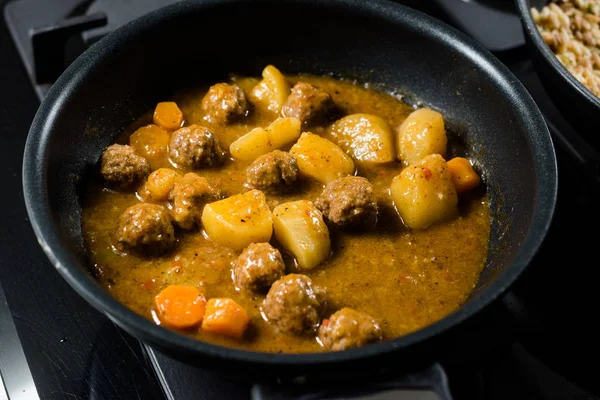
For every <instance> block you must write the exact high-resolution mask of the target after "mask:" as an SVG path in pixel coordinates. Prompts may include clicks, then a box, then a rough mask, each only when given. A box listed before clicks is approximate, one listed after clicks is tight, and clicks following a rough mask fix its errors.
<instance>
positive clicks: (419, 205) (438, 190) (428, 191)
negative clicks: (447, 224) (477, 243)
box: [390, 154, 458, 229]
mask: <svg viewBox="0 0 600 400" xmlns="http://www.w3.org/2000/svg"><path fill="white" fill-rule="evenodd" d="M390 194H391V195H392V200H393V201H394V205H395V206H396V209H397V210H398V213H399V214H400V216H401V217H402V220H403V221H404V223H405V224H406V225H407V226H409V227H410V228H413V229H422V228H427V227H428V226H430V225H433V224H435V223H437V222H441V221H444V220H446V219H449V218H452V217H454V216H455V215H456V214H457V212H458V207H457V204H458V196H457V194H456V189H455V188H454V184H453V183H452V176H451V175H450V172H449V171H448V166H447V165H446V161H444V159H443V158H442V156H440V155H439V154H431V155H428V156H425V157H424V158H423V159H422V160H421V161H420V162H418V163H416V164H413V165H410V166H408V167H406V168H405V169H404V170H402V172H401V173H400V175H398V176H396V177H395V178H394V179H393V180H392V184H391V186H390Z"/></svg>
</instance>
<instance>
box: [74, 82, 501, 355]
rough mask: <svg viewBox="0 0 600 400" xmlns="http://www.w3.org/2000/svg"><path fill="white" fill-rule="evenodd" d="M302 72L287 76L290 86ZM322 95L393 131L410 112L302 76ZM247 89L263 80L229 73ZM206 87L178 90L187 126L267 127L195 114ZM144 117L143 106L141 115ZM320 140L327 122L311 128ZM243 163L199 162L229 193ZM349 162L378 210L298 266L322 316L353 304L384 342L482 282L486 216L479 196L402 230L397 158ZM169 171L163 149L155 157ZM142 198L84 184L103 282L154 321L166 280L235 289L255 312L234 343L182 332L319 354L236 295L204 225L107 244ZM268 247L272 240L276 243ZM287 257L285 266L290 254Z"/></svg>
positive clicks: (373, 94)
mask: <svg viewBox="0 0 600 400" xmlns="http://www.w3.org/2000/svg"><path fill="white" fill-rule="evenodd" d="M298 79H299V77H289V80H290V81H291V82H294V81H296V80H298ZM300 79H302V80H304V81H308V82H312V83H315V84H317V85H319V86H320V87H322V88H323V89H325V90H326V91H327V92H329V93H330V94H331V95H332V97H333V99H334V101H335V103H336V104H337V105H338V107H340V108H341V109H342V111H343V112H344V114H350V113H359V112H360V113H370V114H375V115H378V116H380V117H382V118H383V119H385V120H386V121H387V122H388V123H389V124H390V126H391V127H393V128H396V127H397V126H398V125H399V124H400V123H401V122H402V121H403V120H404V119H405V118H406V116H407V115H408V114H409V113H410V112H411V111H412V109H411V108H409V107H408V106H407V105H405V104H404V103H402V102H401V101H399V100H398V99H396V98H395V97H393V96H391V95H388V94H385V93H382V92H379V91H376V90H373V89H367V88H365V87H363V86H359V85H356V84H353V83H352V82H347V81H340V80H336V79H333V78H329V77H312V76H302V77H300ZM234 80H235V83H237V84H238V85H240V87H242V88H243V89H244V91H245V92H246V93H249V91H250V89H251V88H252V87H253V86H254V85H255V84H257V83H258V82H259V81H258V80H257V79H252V78H237V79H236V78H234ZM204 93H206V88H204V89H199V90H191V91H188V92H186V93H181V94H179V95H177V96H176V97H175V98H174V99H173V100H174V101H176V102H177V104H178V105H179V107H180V108H181V110H182V111H183V114H184V117H185V122H184V124H185V125H191V124H194V123H197V124H201V125H206V126H208V127H210V128H211V129H212V131H213V132H214V133H215V135H216V136H217V137H218V139H219V140H220V143H221V145H222V147H223V148H224V149H228V148H229V145H230V143H231V142H233V141H234V140H235V139H237V138H238V137H240V136H241V135H243V134H245V133H247V132H248V131H249V130H251V129H252V128H254V127H257V126H263V127H264V126H267V125H268V124H269V123H270V122H271V121H273V120H274V119H275V118H276V115H275V114H272V113H270V112H269V111H268V110H263V109H261V108H260V107H258V106H255V107H254V108H253V109H252V111H251V113H250V115H249V116H248V117H246V118H244V119H243V120H242V122H240V123H236V124H233V125H228V126H215V127H211V126H210V125H207V124H206V122H205V121H203V119H202V117H203V115H202V111H201V109H200V106H199V105H200V102H201V100H202V97H203V95H204ZM149 115H150V114H149ZM149 115H146V116H144V117H142V118H140V120H139V121H137V122H136V123H135V124H133V125H132V127H130V128H128V129H127V130H126V131H125V132H124V133H123V135H122V137H121V138H120V139H119V141H118V142H119V143H128V141H129V139H128V138H129V135H130V134H131V133H132V132H133V131H134V130H135V128H137V127H140V126H143V125H144V124H147V123H149V122H150V120H151V118H150V117H149ZM312 132H313V133H317V134H321V135H323V136H324V137H326V138H330V139H331V137H330V136H329V135H328V134H327V128H326V127H319V128H316V129H312ZM248 165H249V163H248V162H241V161H237V160H236V161H233V160H231V159H229V160H228V161H227V162H226V164H225V165H224V166H221V167H219V168H215V169H206V170H197V171H195V172H197V173H198V174H199V175H201V176H204V177H206V178H207V179H208V181H209V182H210V183H211V184H212V185H213V186H214V187H218V188H219V189H221V190H222V191H223V193H225V194H226V195H232V194H236V193H240V192H244V191H246V190H247V188H246V187H245V186H244V183H245V170H246V167H247V166H248ZM356 165H357V173H358V174H359V175H361V176H364V177H366V178H368V179H369V181H370V182H371V183H372V184H373V187H374V189H375V191H376V193H377V200H378V204H379V218H378V222H377V224H376V226H375V227H374V229H372V230H370V231H368V232H363V233H352V234H349V233H347V232H338V231H333V230H331V235H332V255H331V257H330V258H329V260H328V261H327V262H325V263H323V264H322V265H320V266H319V267H317V268H315V269H314V270H311V271H308V272H303V273H305V274H306V275H308V276H309V277H310V278H311V279H312V280H313V282H314V283H315V284H317V285H319V286H322V287H325V288H326V291H327V310H326V312H325V315H324V317H326V316H327V315H329V314H330V313H331V312H333V311H335V310H337V309H339V308H341V307H352V308H355V309H357V310H360V311H363V312H366V313H368V314H370V315H371V316H373V317H375V318H376V319H378V320H379V321H380V323H381V326H382V329H383V331H384V335H385V337H386V338H394V337H397V336H401V335H405V334H407V333H409V332H412V331H415V330H418V329H420V328H423V327H425V326H427V325H429V324H431V323H433V322H435V321H437V320H439V319H441V318H443V317H444V316H446V315H448V314H449V313H451V312H453V311H455V310H456V309H457V308H459V307H460V306H461V305H462V303H463V302H464V301H465V300H466V299H467V298H468V296H469V294H470V293H471V291H472V290H473V288H474V287H475V284H476V283H477V281H478V279H479V275H480V272H481V270H482V268H483V266H484V263H485V260H486V258H487V251H488V241H489V232H490V212H489V203H488V199H487V197H485V196H484V195H483V194H481V191H480V192H477V193H479V194H472V195H470V196H461V202H460V207H461V215H460V216H459V217H458V218H456V219H453V220H451V221H448V222H445V223H441V224H437V225H435V226H433V227H430V228H428V229H426V230H423V231H411V230H409V229H408V228H406V227H405V226H404V225H403V224H402V222H401V220H400V218H399V217H398V215H397V213H396V211H395V209H394V208H393V205H392V203H391V200H390V196H389V193H388V188H389V185H390V183H391V181H392V179H393V178H394V176H396V175H397V174H399V173H400V171H401V166H400V164H399V163H395V164H393V165H386V166H367V165H360V164H358V163H357V164H356ZM160 166H168V167H170V168H173V166H172V165H171V164H170V163H169V161H168V159H167V158H166V157H163V158H159V160H158V162H154V163H153V165H152V167H153V169H155V168H158V167H160ZM322 188H323V186H322V185H321V184H319V183H317V182H314V181H308V180H303V181H302V182H300V184H299V185H298V186H297V190H296V191H295V192H294V193H291V194H287V195H272V194H267V198H268V202H269V206H270V207H271V209H272V208H273V207H274V206H275V205H276V204H278V203H280V202H285V201H292V200H299V199H309V200H314V199H316V198H317V197H318V196H319V194H320V193H321V190H322ZM139 201H140V200H139V199H138V198H137V197H136V195H135V194H134V193H116V192H114V191H110V190H108V189H106V188H104V186H103V184H102V181H101V179H97V180H96V181H94V182H91V183H90V186H89V189H88V191H87V193H86V196H85V199H84V204H85V205H84V213H83V222H82V224H83V231H84V237H85V243H86V246H87V249H88V250H89V255H90V258H91V262H92V265H93V269H94V272H95V274H96V276H97V278H98V280H99V281H100V282H101V284H102V285H103V286H105V287H106V288H107V289H108V290H109V291H110V293H111V294H112V295H113V296H115V297H116V298H117V299H118V300H119V301H121V302H123V303H124V304H125V305H127V306H128V307H129V308H131V309H132V310H134V311H135V312H137V313H139V314H141V315H143V316H145V317H147V318H153V313H152V307H153V305H154V296H156V294H157V293H159V292H160V290H161V289H163V288H165V287H166V286H168V285H170V284H189V285H195V286H198V287H199V288H200V290H201V291H202V292H203V293H204V295H205V296H206V298H211V297H231V298H233V299H234V300H235V301H236V302H238V303H239V304H240V305H242V306H243V307H244V308H245V309H246V311H247V312H248V314H249V315H250V317H251V327H250V329H249V331H248V332H246V333H247V334H246V335H245V337H244V339H243V340H241V341H238V340H234V339H227V338H223V337H220V336H216V335H214V334H210V333H206V332H201V331H199V330H198V329H194V330H190V331H186V332H184V333H185V334H187V335H190V336H193V337H195V338H197V339H199V340H204V341H208V342H212V343H216V344H221V345H225V346H231V347H238V348H244V349H248V350H254V351H268V352H315V351H323V350H324V349H323V348H322V347H321V346H320V345H319V343H318V342H317V341H316V339H315V337H314V336H309V337H294V336H286V335H280V334H277V333H276V332H275V331H274V330H273V329H272V328H271V327H270V326H269V324H268V323H267V322H265V321H264V320H263V318H262V316H261V312H260V304H261V302H262V300H263V298H264V296H263V295H256V294H252V293H245V292H243V291H237V290H236V288H235V287H234V285H233V282H232V278H231V264H232V262H233V261H234V260H235V258H236V257H237V255H238V254H239V253H238V252H235V251H233V250H230V249H228V248H225V247H223V246H220V245H218V244H215V243H212V242H211V241H210V240H209V239H207V238H206V237H205V236H204V235H203V233H202V232H201V231H200V232H188V231H185V232H184V231H178V235H177V236H178V243H177V245H176V246H175V249H174V250H173V251H171V252H169V253H167V254H165V255H163V256H161V257H158V258H148V259H141V258H138V257H135V256H133V255H123V254H119V253H117V252H115V251H114V248H113V246H112V244H113V243H112V234H113V232H114V231H115V230H116V228H117V222H118V218H119V216H120V215H121V213H122V212H123V211H124V210H125V209H126V208H127V207H129V206H131V205H133V204H136V203H138V202H139ZM273 244H274V245H276V243H275V242H273ZM282 254H284V260H285V261H286V268H287V272H293V271H294V260H293V258H292V257H291V256H289V255H287V254H285V253H284V252H282Z"/></svg>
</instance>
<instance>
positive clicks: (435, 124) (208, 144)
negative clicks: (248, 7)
mask: <svg viewBox="0 0 600 400" xmlns="http://www.w3.org/2000/svg"><path fill="white" fill-rule="evenodd" d="M170 100H171V101H165V102H161V103H158V104H157V105H156V107H155V108H154V109H153V110H151V111H150V112H149V113H148V114H147V115H144V116H141V117H140V119H139V120H137V121H136V122H135V123H134V124H133V125H132V126H131V127H128V128H127V129H125V130H124V132H123V134H122V135H121V136H120V137H119V138H118V139H117V141H116V143H114V144H112V145H111V146H109V147H108V148H107V149H106V150H105V151H104V153H103V155H102V159H101V163H100V165H99V171H98V172H97V173H96V174H95V175H94V176H92V178H91V179H90V181H89V186H88V187H87V189H86V193H85V198H84V210H83V211H84V215H83V222H82V224H83V231H84V238H85V243H86V247H87V249H88V252H89V256H90V259H91V262H92V264H93V271H94V273H95V275H96V277H97V279H98V280H99V281H100V282H101V283H102V285H104V286H105V287H106V288H107V289H108V290H109V291H110V292H111V293H112V294H113V295H114V296H115V297H116V298H117V299H118V300H120V301H121V302H123V303H124V304H126V305H127V306H128V307H130V308H131V309H132V310H134V311H136V312H138V313H140V314H142V315H144V316H146V317H148V318H151V319H153V320H154V321H155V322H156V323H157V324H160V325H164V326H165V327H167V328H169V329H175V330H177V331H179V332H181V333H183V334H186V335H190V336H192V337H195V338H197V339H199V340H203V341H208V342H211V343H215V344H219V345H224V346H230V347H237V348H243V349H248V350H254V351H266V352H316V351H325V350H343V349H347V348H351V347H357V346H363V345H367V344H368V343H372V342H376V341H379V340H386V339H389V338H394V337H398V336H401V335H405V334H407V333H410V332H412V331H415V330H418V329H420V328H423V327H425V326H427V325H429V324H431V323H433V322H435V321H437V320H439V319H441V318H443V317H444V316H446V315H448V314H449V313H451V312H453V311H455V310H456V309H457V308H458V307H460V306H461V304H462V303H463V302H464V301H465V300H466V299H467V297H468V296H469V294H470V293H471V291H472V290H473V288H474V287H475V284H476V283H477V281H478V279H479V274H480V272H481V270H482V269H483V266H484V263H485V261H486V258H487V251H488V241H489V233H490V212H489V202H488V198H487V197H486V195H485V187H484V185H483V184H482V183H481V180H480V177H479V175H478V174H477V172H475V170H474V169H473V167H472V166H471V163H470V162H469V160H468V159H466V158H464V154H458V153H457V150H456V149H458V148H460V147H458V146H453V140H454V137H453V136H452V135H451V134H450V133H447V132H446V128H447V127H446V124H445V122H444V117H443V116H442V114H440V113H438V112H436V111H434V110H431V109H428V108H419V109H417V110H415V109H413V108H411V107H409V106H408V105H406V104H405V103H403V102H402V101H401V100H400V99H399V98H398V96H395V95H393V94H390V93H385V92H383V91H380V90H376V89H374V88H370V87H369V86H368V85H360V84H358V83H356V82H351V81H347V80H340V79H335V78H333V77H329V76H308V75H300V76H284V75H282V73H281V72H280V71H279V70H277V69H276V68H275V67H273V66H268V67H266V68H265V69H264V71H263V74H262V78H247V77H239V76H233V77H232V78H231V79H230V80H229V81H228V82H221V83H216V84H214V85H213V86H210V87H209V88H202V89H197V90H189V91H186V92H182V93H179V94H178V95H176V96H175V97H174V98H173V99H170Z"/></svg>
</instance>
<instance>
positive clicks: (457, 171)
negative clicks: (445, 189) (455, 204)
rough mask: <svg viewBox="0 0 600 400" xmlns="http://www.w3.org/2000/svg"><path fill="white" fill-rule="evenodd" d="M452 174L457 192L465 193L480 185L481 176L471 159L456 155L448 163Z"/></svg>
mask: <svg viewBox="0 0 600 400" xmlns="http://www.w3.org/2000/svg"><path fill="white" fill-rule="evenodd" d="M446 164H447V165H448V171H450V175H452V183H454V187H455V188H456V193H458V194H460V193H464V192H467V191H469V190H471V189H473V188H475V187H476V186H477V185H479V182H480V178H479V175H477V172H475V170H474V169H473V167H472V166H471V163H470V162H469V160H467V159H466V158H463V157H454V158H453V159H451V160H450V161H448V162H447V163H446Z"/></svg>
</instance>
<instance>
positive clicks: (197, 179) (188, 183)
mask: <svg viewBox="0 0 600 400" xmlns="http://www.w3.org/2000/svg"><path fill="white" fill-rule="evenodd" d="M169 197H170V199H171V201H172V202H173V207H172V209H171V215H172V216H173V219H174V220H175V222H176V223H177V225H179V226H180V227H181V228H183V229H192V228H194V227H195V226H196V224H197V223H198V222H199V221H200V217H201V216H202V210H203V209H204V206H205V205H206V203H210V202H212V201H215V200H218V198H219V195H218V193H217V192H216V191H215V190H214V189H213V188H212V187H211V186H210V184H209V183H208V181H207V180H206V178H204V177H201V176H198V175H196V174H195V173H193V172H190V173H187V174H185V175H184V176H183V177H181V178H180V179H178V180H177V181H175V184H174V186H173V191H172V192H171V194H170V196H169Z"/></svg>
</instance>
